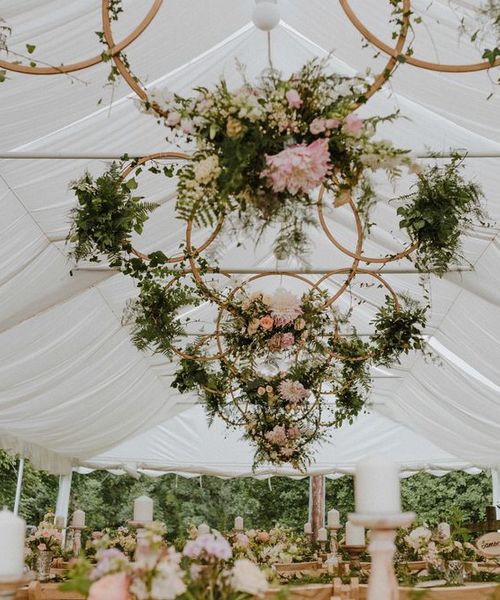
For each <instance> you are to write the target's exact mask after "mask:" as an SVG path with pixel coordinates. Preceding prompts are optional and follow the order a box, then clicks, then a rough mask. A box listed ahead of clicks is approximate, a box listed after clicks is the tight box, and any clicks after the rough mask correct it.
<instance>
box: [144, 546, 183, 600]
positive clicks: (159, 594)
mask: <svg viewBox="0 0 500 600" xmlns="http://www.w3.org/2000/svg"><path fill="white" fill-rule="evenodd" d="M180 559H181V555H180V554H179V553H178V552H175V550H170V551H169V553H168V555H167V556H166V557H165V558H164V559H163V560H162V561H161V562H160V563H159V564H158V567H157V575H156V576H155V577H154V578H153V580H152V582H151V600H174V599H175V598H177V596H180V595H181V594H183V593H184V592H185V591H186V584H185V583H184V580H183V575H184V571H183V570H182V569H181V567H180V566H179V563H180Z"/></svg>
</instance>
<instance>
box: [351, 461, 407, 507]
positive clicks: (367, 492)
mask: <svg viewBox="0 0 500 600" xmlns="http://www.w3.org/2000/svg"><path fill="white" fill-rule="evenodd" d="M355 494H356V512H357V513H360V514H377V515H389V514H396V513H400V512H401V492H400V482H399V465H398V464H397V463H395V462H393V461H391V460H390V458H388V457H387V456H384V455H373V456H371V457H370V458H367V459H366V460H363V461H362V462H360V463H358V465H357V467H356V477H355Z"/></svg>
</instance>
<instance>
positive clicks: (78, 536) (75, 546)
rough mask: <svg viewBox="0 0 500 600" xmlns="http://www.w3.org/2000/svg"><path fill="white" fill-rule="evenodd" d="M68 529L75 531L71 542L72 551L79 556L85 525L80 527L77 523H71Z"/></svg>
mask: <svg viewBox="0 0 500 600" xmlns="http://www.w3.org/2000/svg"><path fill="white" fill-rule="evenodd" d="M68 529H69V530H70V531H71V532H72V533H73V540H72V544H71V551H72V553H73V556H75V557H76V556H78V555H79V554H80V551H81V549H82V531H83V530H84V529H85V527H78V526H77V525H70V526H69V527H68Z"/></svg>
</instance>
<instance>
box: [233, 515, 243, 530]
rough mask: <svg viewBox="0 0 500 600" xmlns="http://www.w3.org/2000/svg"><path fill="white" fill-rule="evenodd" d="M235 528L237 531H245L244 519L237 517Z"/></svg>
mask: <svg viewBox="0 0 500 600" xmlns="http://www.w3.org/2000/svg"><path fill="white" fill-rule="evenodd" d="M234 528H235V529H236V531H243V529H244V527H243V517H236V518H235V519H234Z"/></svg>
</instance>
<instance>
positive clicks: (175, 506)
mask: <svg viewBox="0 0 500 600" xmlns="http://www.w3.org/2000/svg"><path fill="white" fill-rule="evenodd" d="M17 464H18V461H17V460H16V459H14V458H12V457H10V456H8V455H7V454H5V453H3V452H0V504H1V505H4V506H8V507H12V506H13V503H14V495H15V488H16V479H17ZM308 485H309V484H308V479H307V478H304V479H288V478H286V477H273V478H272V479H271V480H270V481H268V480H258V479H253V478H250V477H248V478H240V479H220V478H217V477H208V476H204V477H202V478H200V477H193V478H191V479H186V478H183V477H178V476H176V475H164V476H161V477H144V476H143V477H141V478H140V479H138V480H136V479H133V478H132V477H129V476H127V475H112V474H111V473H107V472H102V471H96V472H94V473H91V474H89V475H80V474H78V473H75V474H74V476H73V487H72V497H71V510H74V509H76V508H81V509H83V510H85V512H86V513H87V523H88V526H89V528H91V529H102V528H104V527H117V526H119V525H123V524H124V523H126V522H127V521H128V520H129V519H130V518H131V517H132V511H133V502H134V499H135V498H137V497H138V496H140V495H142V494H147V495H149V496H151V497H152V498H153V499H154V501H155V511H156V512H155V518H157V519H158V520H161V521H163V522H165V523H166V525H167V527H168V530H169V532H170V535H171V537H172V538H173V537H177V536H182V535H183V534H184V532H185V530H186V527H187V525H188V524H189V523H193V524H195V525H199V524H200V523H202V522H206V523H208V524H209V525H210V526H211V527H216V528H218V529H220V530H222V531H224V530H227V529H229V528H231V527H232V524H233V520H234V517H235V516H237V515H240V516H242V517H243V518H244V519H245V524H246V526H247V527H255V528H260V529H269V528H270V527H272V526H273V525H275V524H276V523H280V524H282V525H287V526H290V527H293V528H294V529H296V530H298V531H301V530H302V528H303V525H304V523H305V521H306V520H307V516H308V504H309V495H308ZM57 488H58V478H57V477H55V476H53V475H48V474H46V473H44V472H43V471H37V470H35V469H33V467H32V466H31V465H30V464H29V461H26V466H25V478H24V485H23V494H22V498H21V509H20V512H21V514H22V516H23V517H24V518H25V519H26V520H27V522H28V523H30V524H37V523H38V522H39V521H40V520H41V517H42V516H43V514H44V513H45V512H46V510H47V509H48V508H52V509H53V508H55V503H56V498H57ZM402 499H403V508H404V510H412V511H415V512H416V513H417V515H418V520H419V522H425V523H427V524H429V525H431V526H432V525H436V524H437V523H439V522H440V521H442V520H444V519H451V518H452V516H454V515H456V512H457V510H458V511H460V512H461V514H462V516H463V520H464V522H474V521H479V520H483V519H484V518H485V507H486V506H487V505H488V504H490V503H491V477H490V475H489V474H488V473H481V474H479V475H468V474H467V473H463V472H456V473H448V474H447V475H445V476H443V477H434V476H432V475H428V474H425V473H419V474H417V475H414V476H413V477H410V478H408V479H405V480H403V482H402ZM326 505H327V509H328V508H331V507H333V506H335V507H336V508H337V509H338V510H339V511H340V513H341V516H342V520H343V521H345V520H346V517H347V513H348V512H352V511H353V510H354V486H353V480H352V477H348V476H346V477H341V478H339V479H334V480H330V479H329V480H327V484H326Z"/></svg>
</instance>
